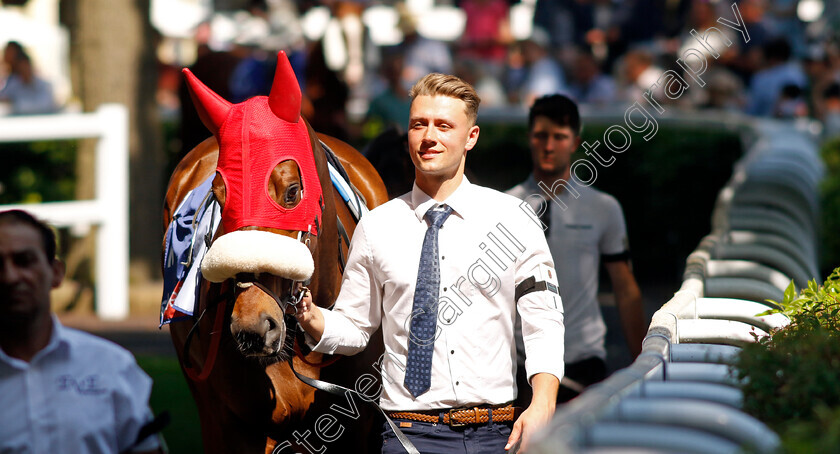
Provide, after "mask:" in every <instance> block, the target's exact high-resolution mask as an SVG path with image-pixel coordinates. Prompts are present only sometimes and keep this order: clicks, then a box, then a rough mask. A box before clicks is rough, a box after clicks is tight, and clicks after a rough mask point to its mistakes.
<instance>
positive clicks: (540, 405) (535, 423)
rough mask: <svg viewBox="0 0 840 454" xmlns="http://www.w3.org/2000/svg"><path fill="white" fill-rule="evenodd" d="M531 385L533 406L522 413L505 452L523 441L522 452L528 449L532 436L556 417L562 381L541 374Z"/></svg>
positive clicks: (532, 379)
mask: <svg viewBox="0 0 840 454" xmlns="http://www.w3.org/2000/svg"><path fill="white" fill-rule="evenodd" d="M531 385H532V387H533V388H534V395H533V397H532V398H531V405H529V406H528V408H527V409H526V410H525V411H524V412H522V415H521V416H519V419H517V420H516V422H515V423H514V424H513V430H512V431H511V433H510V437H509V438H508V442H507V445H505V450H509V449H510V448H511V447H513V445H514V444H516V443H517V442H518V441H520V439H521V443H520V448H519V451H520V452H524V451H525V449H526V448H527V447H528V440H529V439H530V438H531V436H532V435H533V434H534V433H535V432H536V431H538V430H539V429H541V428H542V427H543V426H545V425H546V424H548V422H549V421H551V417H552V416H554V408H555V406H556V402H557V388H558V387H559V386H560V380H558V379H557V377H555V376H554V375H551V374H546V373H541V374H536V375H534V376H533V377H532V378H531Z"/></svg>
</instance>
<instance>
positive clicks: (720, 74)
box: [689, 65, 744, 112]
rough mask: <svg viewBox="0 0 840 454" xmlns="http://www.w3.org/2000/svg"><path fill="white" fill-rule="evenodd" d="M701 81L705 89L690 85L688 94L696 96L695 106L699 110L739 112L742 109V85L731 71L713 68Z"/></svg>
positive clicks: (721, 67) (719, 67) (718, 67)
mask: <svg viewBox="0 0 840 454" xmlns="http://www.w3.org/2000/svg"><path fill="white" fill-rule="evenodd" d="M703 79H704V80H705V81H706V86H705V87H700V86H697V85H692V86H691V88H690V89H689V93H691V94H692V95H696V94H698V93H699V95H696V98H694V99H695V100H696V105H697V107H699V108H701V109H716V110H723V111H727V112H741V111H743V109H744V96H743V92H744V84H743V83H741V79H739V78H738V76H736V75H735V74H734V73H733V72H732V71H729V70H728V69H726V68H724V67H723V66H719V65H716V66H713V67H711V68H710V69H709V70H708V71H707V72H706V74H704V76H703Z"/></svg>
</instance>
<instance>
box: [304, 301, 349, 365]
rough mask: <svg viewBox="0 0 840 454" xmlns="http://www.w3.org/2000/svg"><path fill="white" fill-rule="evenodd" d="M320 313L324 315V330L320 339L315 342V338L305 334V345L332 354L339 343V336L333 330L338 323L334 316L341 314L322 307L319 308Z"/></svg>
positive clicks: (313, 349)
mask: <svg viewBox="0 0 840 454" xmlns="http://www.w3.org/2000/svg"><path fill="white" fill-rule="evenodd" d="M321 314H323V316H324V332H323V333H321V340H320V341H318V342H317V343H316V342H315V338H313V337H312V336H310V335H309V334H306V336H305V340H306V345H308V346H309V347H310V348H311V349H312V351H314V352H318V353H324V354H327V355H334V354H335V352H336V350H337V349H338V348H339V347H340V345H341V336H339V335H338V333H336V332H335V331H336V330H335V327H336V326H337V325H338V324H339V323H340V322H339V323H336V322H338V320H337V319H336V317H341V315H339V314H336V313H335V312H333V311H328V310H324V309H322V310H321Z"/></svg>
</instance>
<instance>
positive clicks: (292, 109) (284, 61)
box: [268, 50, 300, 123]
mask: <svg viewBox="0 0 840 454" xmlns="http://www.w3.org/2000/svg"><path fill="white" fill-rule="evenodd" d="M268 106H269V107H270V108H271V111H272V112H274V115H276V116H277V117H278V118H280V119H283V120H286V121H288V122H291V123H297V121H298V119H299V118H300V85H298V81H297V77H295V72H294V71H293V70H292V65H291V64H290V63H289V57H287V56H286V52H283V51H282V50H281V51H280V52H278V53H277V68H276V69H275V70H274V82H272V84H271V93H269V95H268Z"/></svg>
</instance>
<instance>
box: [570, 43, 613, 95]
mask: <svg viewBox="0 0 840 454" xmlns="http://www.w3.org/2000/svg"><path fill="white" fill-rule="evenodd" d="M571 76H572V77H571V80H570V82H569V93H571V95H572V97H573V98H574V99H575V100H576V101H577V102H578V103H579V104H580V103H582V104H598V105H604V104H610V103H612V102H615V101H616V100H617V96H618V93H617V88H616V85H615V81H614V80H613V78H612V77H610V76H608V75H606V74H604V73H602V72H601V68H600V67H599V66H598V62H597V61H596V60H595V57H594V56H593V55H592V53H591V52H589V51H587V50H581V51H578V53H577V56H576V57H575V60H574V65H572V73H571Z"/></svg>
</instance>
